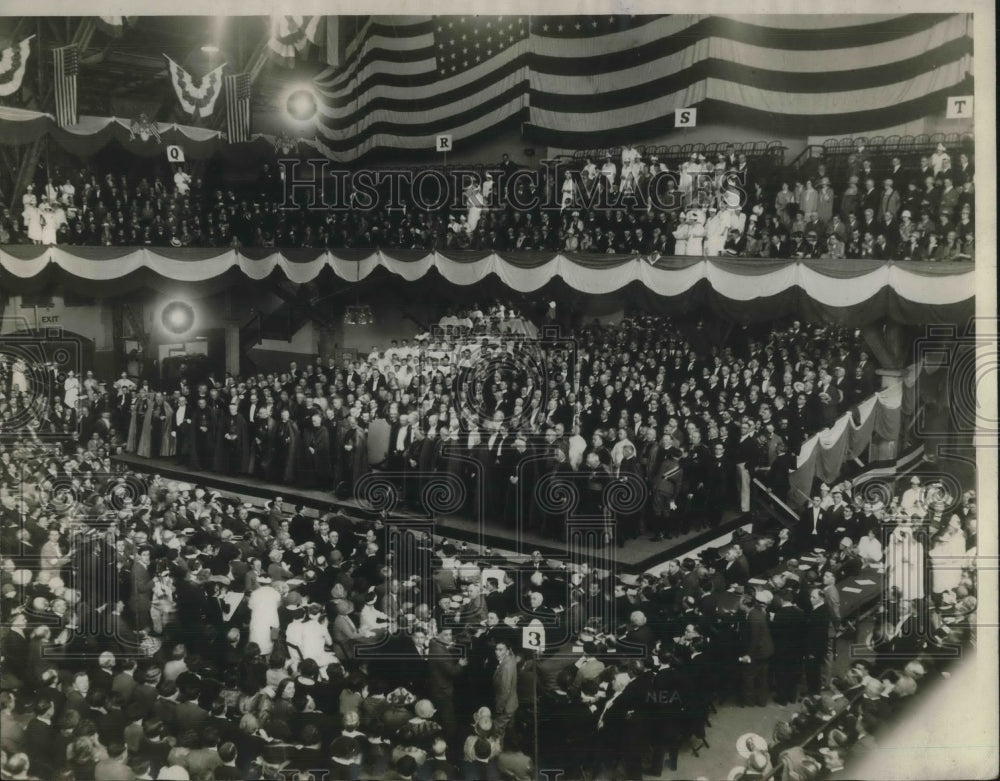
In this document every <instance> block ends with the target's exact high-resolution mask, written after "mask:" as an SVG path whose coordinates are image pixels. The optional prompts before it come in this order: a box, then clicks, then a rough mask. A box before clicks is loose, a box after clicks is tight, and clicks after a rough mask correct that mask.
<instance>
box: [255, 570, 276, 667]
mask: <svg viewBox="0 0 1000 781" xmlns="http://www.w3.org/2000/svg"><path fill="white" fill-rule="evenodd" d="M248 604H249V607H250V637H249V642H251V643H256V644H257V645H258V646H259V647H260V652H261V654H263V655H264V656H268V655H269V654H270V653H271V650H272V649H273V648H274V639H273V638H272V637H271V630H272V629H277V628H278V627H279V626H280V621H279V619H278V607H279V606H280V605H281V594H279V593H278V591H277V589H274V588H272V587H271V586H260V587H259V588H257V590H256V591H254V592H253V593H252V594H251V595H250V602H249V603H248Z"/></svg>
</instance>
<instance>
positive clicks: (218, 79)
mask: <svg viewBox="0 0 1000 781" xmlns="http://www.w3.org/2000/svg"><path fill="white" fill-rule="evenodd" d="M163 56H164V57H166V60H167V65H168V68H169V70H170V80H171V82H172V83H173V85H174V92H176V93H177V100H179V101H180V104H181V108H183V109H184V111H186V112H187V113H188V114H192V115H194V116H200V117H210V116H211V115H212V112H213V111H215V101H217V100H218V99H219V95H220V94H221V92H222V69H223V68H224V67H225V66H226V64H225V63H222V65H220V66H219V67H218V68H216V69H215V70H213V71H212V72H211V73H206V74H205V76H203V77H202V79H201V81H200V82H199V83H198V84H197V85H196V84H195V83H194V79H193V78H191V74H190V73H188V72H187V71H186V70H184V69H183V68H182V67H181V66H180V65H178V64H177V63H176V62H174V61H173V60H172V59H170V58H169V57H167V55H163Z"/></svg>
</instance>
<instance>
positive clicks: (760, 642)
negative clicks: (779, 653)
mask: <svg viewBox="0 0 1000 781" xmlns="http://www.w3.org/2000/svg"><path fill="white" fill-rule="evenodd" d="M743 629H744V635H743V653H744V654H745V655H747V656H749V657H750V659H751V660H752V661H754V662H765V661H767V660H768V659H770V658H771V657H772V656H773V655H774V641H773V640H772V639H771V628H770V627H769V626H768V621H767V614H766V613H765V612H764V610H763V608H761V607H758V606H756V605H755V606H754V607H752V608H751V609H750V612H749V613H747V615H746V619H745V624H744V627H743Z"/></svg>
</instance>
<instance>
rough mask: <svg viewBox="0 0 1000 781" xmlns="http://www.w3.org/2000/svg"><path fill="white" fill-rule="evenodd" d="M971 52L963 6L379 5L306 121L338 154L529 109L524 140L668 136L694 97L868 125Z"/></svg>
mask: <svg viewBox="0 0 1000 781" xmlns="http://www.w3.org/2000/svg"><path fill="white" fill-rule="evenodd" d="M526 19H527V20H528V21H527V22H526V21H524V20H526ZM489 20H492V26H490V22H489ZM501 20H502V24H500V23H498V22H499V21H501ZM526 24H527V25H528V26H527V27H525V26H524V25H526ZM529 29H530V35H529V34H527V30H529ZM488 35H492V37H486V36H488ZM467 36H468V38H469V45H470V46H471V42H472V41H473V40H475V41H477V42H478V44H479V45H480V46H481V48H480V47H479V46H477V49H476V50H475V51H472V50H471V49H467V48H465V46H466V38H467ZM477 36H478V37H477ZM487 42H490V43H487ZM466 52H469V53H468V55H466ZM476 54H478V55H480V57H479V58H478V59H477V58H475V55H476ZM971 54H972V40H971V36H970V29H969V17H968V15H967V14H947V13H942V14H898V15H863V16H854V15H835V16H829V15H826V16H822V15H817V16H812V17H808V18H803V17H798V16H783V15H769V16H706V15H697V14H680V15H669V16H648V17H646V16H639V17H626V16H611V17H586V16H579V17H531V18H530V19H529V18H528V17H457V16H454V17H433V18H428V17H405V18H402V19H401V18H399V17H372V18H369V19H368V20H367V21H366V22H365V25H364V27H363V28H362V31H361V33H359V35H358V36H356V37H355V39H354V40H353V41H352V43H351V46H350V47H348V52H347V54H346V61H345V64H344V65H343V66H342V67H339V68H332V67H331V68H326V69H324V70H323V71H322V72H321V73H320V74H319V75H318V76H317V77H316V78H315V80H314V87H315V89H316V91H317V96H318V98H319V110H318V112H317V117H316V120H315V123H316V129H317V131H318V137H319V140H320V141H321V142H322V143H323V144H325V145H326V147H327V148H328V149H329V150H330V151H331V152H333V153H335V154H337V156H338V157H340V158H341V159H350V158H351V156H352V155H353V156H357V155H360V154H365V153H366V152H368V151H371V150H372V149H375V148H377V147H378V145H379V144H384V145H387V146H392V147H399V148H407V149H414V148H420V146H421V144H422V143H423V142H424V140H427V139H428V138H429V139H430V140H431V141H433V135H434V134H436V133H452V135H453V136H454V140H455V141H458V140H460V139H461V138H463V136H462V133H461V132H460V131H459V130H457V128H469V129H476V128H478V126H479V125H478V124H477V123H481V122H488V121H490V117H496V118H498V121H500V120H502V119H503V118H505V117H508V118H509V117H511V116H513V115H514V114H518V113H521V114H523V113H524V112H527V115H528V116H527V125H526V129H527V132H529V133H530V134H531V140H539V139H548V140H547V141H546V143H550V144H551V145H553V146H559V147H562V148H581V147H582V148H586V147H587V146H599V145H601V144H600V143H598V142H596V139H599V138H600V139H603V138H606V137H608V136H609V135H612V134H615V133H618V134H619V135H618V141H619V142H620V140H621V135H622V134H627V133H629V132H631V133H633V135H632V137H634V138H641V135H635V133H637V132H639V131H642V132H644V133H646V134H647V135H648V134H650V133H655V134H658V135H663V134H664V132H666V131H669V130H672V128H673V117H672V111H673V109H675V108H683V107H688V106H695V105H698V106H725V107H726V109H725V110H724V111H723V112H722V114H721V116H723V117H725V121H727V122H728V121H729V117H728V116H726V112H727V111H729V110H730V108H731V109H732V110H735V111H739V112H742V113H743V114H744V115H746V116H750V117H752V118H753V121H754V122H755V123H756V124H757V125H761V126H763V127H768V128H772V127H775V126H776V125H778V124H781V125H786V124H787V123H788V122H789V121H790V120H789V118H790V117H795V118H796V121H799V120H801V118H803V117H805V118H807V119H808V126H809V127H815V126H816V124H817V122H821V123H823V124H824V126H826V125H828V124H829V123H830V122H831V121H833V122H834V123H835V124H836V125H837V126H838V127H847V126H848V125H851V126H852V127H853V128H854V129H856V130H864V129H871V128H873V127H885V126H888V125H890V124H899V122H905V121H908V120H910V119H914V118H916V117H917V116H919V115H918V114H914V113H913V112H915V111H924V110H925V108H926V106H928V105H930V104H929V103H928V96H937V97H940V96H942V95H944V94H949V93H950V94H956V90H957V89H959V88H960V87H962V88H964V86H965V85H967V83H968V82H969V70H970V67H971ZM477 63H478V64H477ZM470 66H471V67H470ZM887 110H888V111H897V116H896V117H895V118H894V121H892V122H887V123H884V124H877V123H875V118H876V117H878V118H879V119H878V121H879V122H881V117H882V116H883V115H884V113H885V112H886V111H887ZM702 116H704V114H703V115H702ZM766 117H770V119H766ZM866 117H867V119H866ZM803 127H804V126H803ZM850 130H851V127H847V130H845V131H844V132H850ZM475 132H479V130H478V129H476V130H475ZM831 132H832V131H831Z"/></svg>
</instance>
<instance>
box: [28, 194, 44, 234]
mask: <svg viewBox="0 0 1000 781" xmlns="http://www.w3.org/2000/svg"><path fill="white" fill-rule="evenodd" d="M32 198H34V196H32ZM24 227H25V228H27V230H28V239H29V240H30V241H31V242H32V243H34V244H41V243H42V213H41V211H40V210H39V209H38V207H37V206H36V205H35V204H34V203H29V204H26V205H25V207H24Z"/></svg>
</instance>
